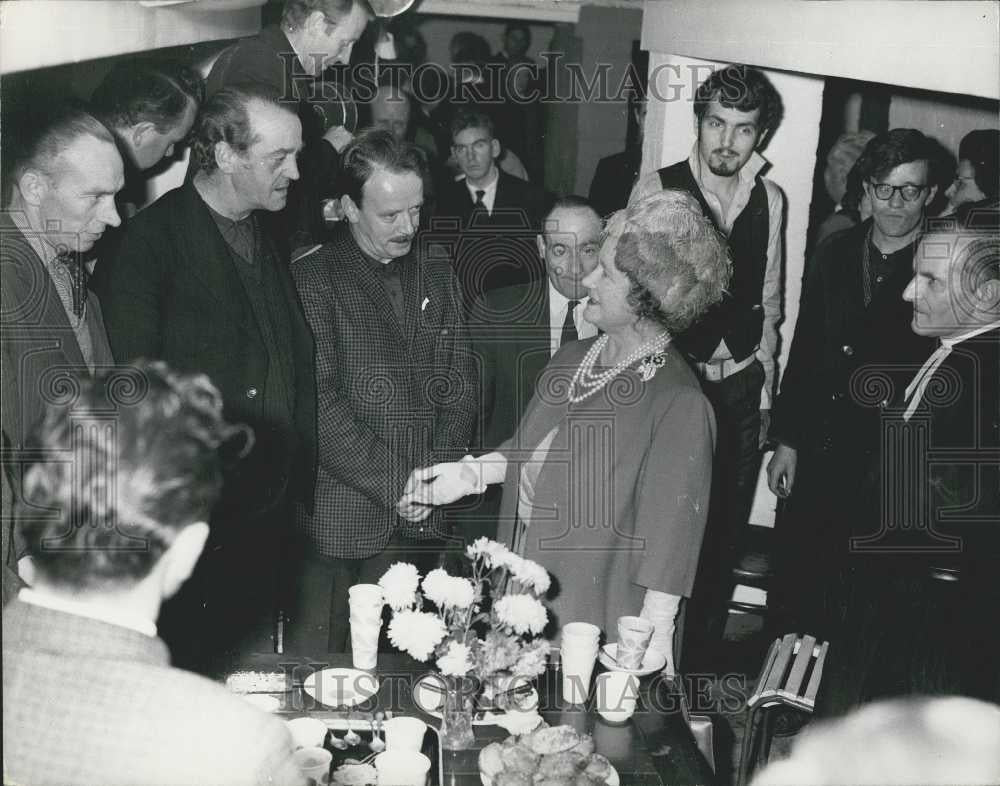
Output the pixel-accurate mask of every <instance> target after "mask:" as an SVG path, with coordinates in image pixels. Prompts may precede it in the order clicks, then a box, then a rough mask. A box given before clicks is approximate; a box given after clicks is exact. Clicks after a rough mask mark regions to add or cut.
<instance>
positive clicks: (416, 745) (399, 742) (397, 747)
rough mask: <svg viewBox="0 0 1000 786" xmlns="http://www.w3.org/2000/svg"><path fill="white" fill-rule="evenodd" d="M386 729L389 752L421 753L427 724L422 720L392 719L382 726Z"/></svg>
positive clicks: (386, 743)
mask: <svg viewBox="0 0 1000 786" xmlns="http://www.w3.org/2000/svg"><path fill="white" fill-rule="evenodd" d="M382 728H383V729H385V748H386V750H389V751H414V752H416V753H419V752H420V749H421V748H422V747H423V745H424V733H425V732H426V731H427V724H426V723H424V722H423V721H422V720H420V718H411V717H400V718H390V719H389V720H387V721H386V722H385V723H383V724H382Z"/></svg>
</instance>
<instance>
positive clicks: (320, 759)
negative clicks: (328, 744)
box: [292, 748, 333, 783]
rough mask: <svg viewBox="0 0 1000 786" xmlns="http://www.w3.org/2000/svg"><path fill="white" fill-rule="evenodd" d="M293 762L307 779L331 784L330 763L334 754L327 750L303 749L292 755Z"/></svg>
mask: <svg viewBox="0 0 1000 786" xmlns="http://www.w3.org/2000/svg"><path fill="white" fill-rule="evenodd" d="M292 761H293V762H295V766H296V767H298V768H299V772H301V773H302V774H303V775H304V776H305V777H307V778H312V779H313V780H314V781H316V783H329V782H330V762H331V761H333V754H332V753H330V751H328V750H327V749H326V748H301V749H299V750H297V751H295V753H293V754H292Z"/></svg>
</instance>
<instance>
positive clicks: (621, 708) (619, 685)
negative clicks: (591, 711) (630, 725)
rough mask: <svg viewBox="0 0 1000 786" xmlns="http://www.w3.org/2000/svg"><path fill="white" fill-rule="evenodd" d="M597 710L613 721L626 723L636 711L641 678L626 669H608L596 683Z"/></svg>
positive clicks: (606, 718)
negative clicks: (625, 670)
mask: <svg viewBox="0 0 1000 786" xmlns="http://www.w3.org/2000/svg"><path fill="white" fill-rule="evenodd" d="M594 690H595V693H596V698H597V711H598V712H599V713H600V714H601V717H602V718H604V719H605V720H607V721H611V722H612V723H624V722H625V721H627V720H628V719H629V718H631V717H632V715H633V714H634V713H635V704H636V700H637V699H638V698H639V678H638V677H636V676H635V675H634V674H628V673H626V672H624V671H606V672H604V673H603V674H599V675H598V677H597V682H596V683H595V688H594Z"/></svg>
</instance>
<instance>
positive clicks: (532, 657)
mask: <svg viewBox="0 0 1000 786" xmlns="http://www.w3.org/2000/svg"><path fill="white" fill-rule="evenodd" d="M549 648H550V645H549V643H548V642H547V641H545V640H544V639H539V640H537V641H536V642H534V643H533V644H532V645H531V646H529V647H525V648H524V651H523V652H522V653H521V657H520V658H518V659H517V663H516V664H514V669H513V671H514V674H515V675H516V676H518V677H537V676H538V675H539V674H541V673H542V672H543V671H545V664H546V662H547V661H548V658H549Z"/></svg>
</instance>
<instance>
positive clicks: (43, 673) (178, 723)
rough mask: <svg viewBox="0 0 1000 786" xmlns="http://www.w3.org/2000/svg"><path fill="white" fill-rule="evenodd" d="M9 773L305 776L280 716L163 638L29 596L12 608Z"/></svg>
mask: <svg viewBox="0 0 1000 786" xmlns="http://www.w3.org/2000/svg"><path fill="white" fill-rule="evenodd" d="M3 742H4V752H3V757H4V770H5V772H4V781H5V782H7V781H8V778H9V782H10V783H19V784H20V783H23V784H32V786H44V785H45V784H59V785H60V786H72V785H73V784H79V785H80V786H93V784H97V783H100V784H104V786H112V785H113V784H120V786H135V784H148V785H152V784H162V786H177V784H181V783H188V784H202V783H203V784H209V783H211V784H219V786H222V784H232V786H243V785H244V784H298V783H301V782H302V781H303V779H302V776H301V775H300V774H299V772H298V770H297V768H296V767H295V765H294V763H293V762H292V760H291V755H292V742H291V738H290V736H289V734H288V730H287V729H286V728H285V726H284V724H283V723H281V721H279V720H277V719H276V718H275V717H273V716H271V715H268V714H266V713H264V712H261V711H260V710H258V709H256V708H254V707H253V706H251V705H250V704H249V703H248V702H246V701H245V700H243V699H242V698H239V697H237V696H234V695H233V694H231V693H229V692H228V691H227V690H226V689H225V688H223V687H222V686H220V685H216V684H214V683H212V682H210V681H209V680H207V679H204V678H203V677H199V676H197V675H195V674H191V673H189V672H185V671H180V670H179V669H173V668H171V667H170V661H169V655H168V653H167V648H166V645H164V643H163V642H162V641H161V640H160V639H158V638H151V637H149V636H145V635H143V634H142V633H139V632H137V631H133V630H131V629H129V628H124V627H120V626H118V625H112V624H109V623H106V622H100V621H98V620H94V619H90V618H88V617H81V616H77V615H75V614H67V613H64V612H61V611H52V610H50V609H46V608H41V607H39V606H34V605H31V604H28V603H24V602H22V601H19V600H14V601H12V602H11V604H10V605H9V606H7V608H5V609H4V612H3Z"/></svg>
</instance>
